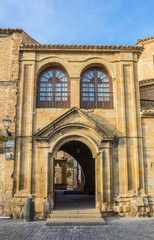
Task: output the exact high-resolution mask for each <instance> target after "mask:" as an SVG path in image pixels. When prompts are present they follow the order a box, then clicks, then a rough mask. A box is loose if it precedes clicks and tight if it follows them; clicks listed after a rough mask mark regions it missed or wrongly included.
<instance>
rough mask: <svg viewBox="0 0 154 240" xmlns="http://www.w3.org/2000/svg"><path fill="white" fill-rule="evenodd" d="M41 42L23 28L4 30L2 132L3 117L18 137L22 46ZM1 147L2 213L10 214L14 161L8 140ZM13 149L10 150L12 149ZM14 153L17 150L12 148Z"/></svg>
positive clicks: (0, 39)
mask: <svg viewBox="0 0 154 240" xmlns="http://www.w3.org/2000/svg"><path fill="white" fill-rule="evenodd" d="M21 42H25V43H37V42H36V41H35V40H34V39H32V38H31V37H30V36H29V35H27V34H26V33H25V32H24V31H23V30H22V29H0V113H1V114H0V134H2V135H5V136H6V135H7V133H6V131H5V129H4V127H3V124H2V119H3V118H5V117H6V116H7V115H8V116H9V117H10V119H11V121H12V123H11V125H10V129H9V131H10V132H11V133H12V136H13V138H14V137H15V121H16V105H17V88H18V81H19V45H20V43H21ZM1 145H2V146H1V149H0V215H1V214H3V215H9V214H10V213H11V212H12V210H11V199H12V191H13V170H14V160H6V151H7V149H6V148H5V143H4V144H3V143H1ZM8 151H9V150H8ZM12 152H14V149H12Z"/></svg>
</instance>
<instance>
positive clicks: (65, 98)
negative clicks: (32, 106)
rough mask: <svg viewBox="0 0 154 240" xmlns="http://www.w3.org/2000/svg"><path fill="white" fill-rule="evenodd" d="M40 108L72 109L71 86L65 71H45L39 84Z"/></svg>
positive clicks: (38, 99)
mask: <svg viewBox="0 0 154 240" xmlns="http://www.w3.org/2000/svg"><path fill="white" fill-rule="evenodd" d="M37 107H38V108H68V107H70V84H69V77H68V74H67V73H65V71H64V70H62V69H61V68H57V67H52V68H48V69H46V70H44V71H43V72H42V73H41V74H40V75H39V78H38V84H37Z"/></svg>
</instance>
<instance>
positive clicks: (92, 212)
mask: <svg viewBox="0 0 154 240" xmlns="http://www.w3.org/2000/svg"><path fill="white" fill-rule="evenodd" d="M97 213H100V211H99V210H98V209H84V210H53V211H52V214H97Z"/></svg>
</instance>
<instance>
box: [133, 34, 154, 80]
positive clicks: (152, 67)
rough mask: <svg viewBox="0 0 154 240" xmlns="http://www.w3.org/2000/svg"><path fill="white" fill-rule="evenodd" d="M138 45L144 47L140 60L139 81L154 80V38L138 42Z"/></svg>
mask: <svg viewBox="0 0 154 240" xmlns="http://www.w3.org/2000/svg"><path fill="white" fill-rule="evenodd" d="M137 45H138V46H139V45H141V46H143V47H144V51H143V53H142V55H141V57H140V59H139V64H138V73H139V81H142V80H146V79H153V78H154V37H152V38H148V39H143V40H141V41H138V43H137Z"/></svg>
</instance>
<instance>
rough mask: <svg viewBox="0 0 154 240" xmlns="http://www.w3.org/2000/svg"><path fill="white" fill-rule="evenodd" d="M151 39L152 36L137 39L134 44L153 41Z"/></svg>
mask: <svg viewBox="0 0 154 240" xmlns="http://www.w3.org/2000/svg"><path fill="white" fill-rule="evenodd" d="M153 39H154V36H152V37H148V38H142V39H138V40H137V43H136V44H138V43H142V42H146V41H149V40H153Z"/></svg>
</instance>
